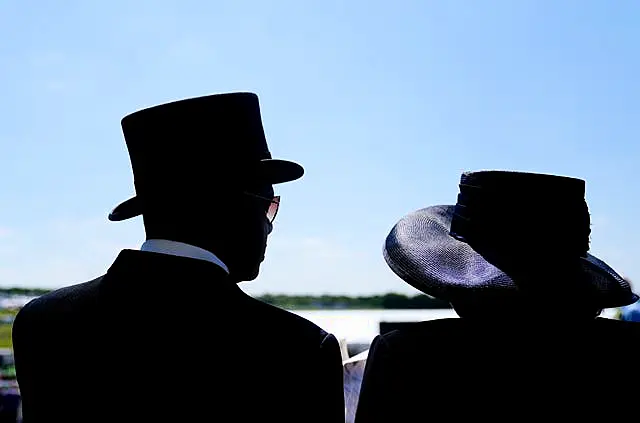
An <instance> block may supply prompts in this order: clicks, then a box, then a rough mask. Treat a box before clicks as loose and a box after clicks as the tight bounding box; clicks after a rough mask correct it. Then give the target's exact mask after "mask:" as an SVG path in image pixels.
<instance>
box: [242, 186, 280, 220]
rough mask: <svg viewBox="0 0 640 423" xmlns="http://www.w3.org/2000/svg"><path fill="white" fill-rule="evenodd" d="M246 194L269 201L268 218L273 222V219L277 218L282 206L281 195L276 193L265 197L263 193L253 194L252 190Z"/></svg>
mask: <svg viewBox="0 0 640 423" xmlns="http://www.w3.org/2000/svg"><path fill="white" fill-rule="evenodd" d="M244 194H245V195H248V196H250V197H253V198H257V199H259V200H264V201H268V202H269V203H270V204H269V208H268V209H267V220H269V222H270V223H273V221H274V220H275V218H276V215H277V214H278V209H279V208H280V196H279V195H276V196H275V197H273V198H267V197H263V196H261V195H257V194H253V193H251V192H246V191H245V193H244Z"/></svg>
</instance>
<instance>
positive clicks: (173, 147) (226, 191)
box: [109, 93, 304, 281]
mask: <svg viewBox="0 0 640 423" xmlns="http://www.w3.org/2000/svg"><path fill="white" fill-rule="evenodd" d="M122 128H123V132H124V135H125V139H126V142H127V147H128V150H129V155H130V158H131V165H132V168H133V173H134V180H135V186H136V197H134V198H132V199H130V200H127V201H125V202H124V203H122V204H120V205H119V206H118V207H116V208H115V209H114V210H113V212H112V213H111V214H110V216H109V219H110V220H124V219H128V218H131V217H134V216H138V215H140V214H142V215H143V218H144V224H145V229H146V231H147V238H163V239H171V240H175V241H181V242H186V243H191V244H195V245H197V246H199V247H201V248H205V249H207V250H209V251H211V252H213V253H214V254H216V255H217V256H219V258H220V259H221V260H222V261H223V262H224V263H225V264H226V265H227V267H229V269H230V273H231V276H232V278H234V279H235V280H237V281H241V280H252V279H254V278H255V277H256V276H257V273H258V268H259V265H260V263H261V262H262V260H263V259H264V254H265V247H266V238H267V236H268V234H269V233H270V232H271V229H272V222H271V221H270V219H269V217H268V216H267V214H268V213H269V210H271V211H272V212H273V211H277V207H278V204H277V203H278V200H277V199H275V198H274V191H273V185H274V184H279V183H283V182H289V181H293V180H296V179H299V178H300V177H302V175H303V173H304V170H303V168H302V167H301V166H300V165H298V164H297V163H294V162H290V161H285V160H277V159H272V158H271V153H270V152H269V149H268V146H267V142H266V138H265V135H264V130H263V127H262V120H261V116H260V107H259V103H258V98H257V96H256V95H255V94H251V93H235V94H221V95H213V96H207V97H199V98H194V99H188V100H182V101H177V102H173V103H168V104H163V105H159V106H155V107H151V108H148V109H144V110H141V111H138V112H135V113H133V114H131V115H128V116H126V117H125V118H124V119H123V120H122Z"/></svg>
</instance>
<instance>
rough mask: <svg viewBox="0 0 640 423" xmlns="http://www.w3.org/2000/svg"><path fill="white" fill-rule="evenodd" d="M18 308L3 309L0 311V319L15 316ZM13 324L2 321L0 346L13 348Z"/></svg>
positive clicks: (0, 325) (0, 324)
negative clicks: (13, 309)
mask: <svg viewBox="0 0 640 423" xmlns="http://www.w3.org/2000/svg"><path fill="white" fill-rule="evenodd" d="M17 312H18V311H17V310H15V311H12V310H2V311H0V320H1V319H5V318H7V317H14V316H15V315H16V314H17ZM12 346H13V344H12V343H11V324H10V323H0V348H11V347H12Z"/></svg>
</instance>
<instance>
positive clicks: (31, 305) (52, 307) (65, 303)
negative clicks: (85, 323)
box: [13, 276, 102, 331]
mask: <svg viewBox="0 0 640 423" xmlns="http://www.w3.org/2000/svg"><path fill="white" fill-rule="evenodd" d="M101 280H102V276H100V277H98V278H96V279H94V280H92V281H88V282H84V283H80V284H76V285H71V286H67V287H64V288H60V289H57V290H55V291H52V292H49V293H47V294H44V295H41V296H39V297H37V298H34V299H33V300H31V301H29V302H28V303H27V304H26V305H25V306H24V307H22V308H21V309H20V311H19V312H18V314H17V315H16V318H15V321H14V324H13V325H14V331H20V330H21V329H23V328H33V327H36V326H41V325H45V324H46V323H47V322H51V321H52V320H57V319H58V318H64V317H65V316H70V315H74V314H75V313H77V312H79V311H80V310H87V309H90V308H91V307H92V306H93V304H95V300H96V299H97V295H98V286H99V284H100V281H101Z"/></svg>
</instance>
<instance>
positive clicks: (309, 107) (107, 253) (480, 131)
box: [0, 0, 640, 294]
mask: <svg viewBox="0 0 640 423" xmlns="http://www.w3.org/2000/svg"><path fill="white" fill-rule="evenodd" d="M27 3H28V2H27ZM27 3H25V2H20V1H17V0H8V1H3V2H1V3H0V57H1V59H0V60H1V61H0V81H1V82H0V116H1V119H0V147H1V151H2V165H1V166H0V180H1V181H2V184H1V185H0V186H1V187H2V190H1V195H0V284H1V285H4V286H40V287H60V286H65V285H70V284H73V283H77V282H81V281H83V280H88V279H90V278H93V277H96V276H99V275H100V274H102V273H103V272H104V270H105V269H106V268H107V267H108V266H109V265H110V263H111V262H112V260H113V259H114V258H115V256H116V255H117V253H118V251H119V250H120V249H121V248H137V247H139V245H140V243H141V242H142V240H143V237H144V232H143V227H142V221H141V219H135V220H132V221H130V222H124V223H111V222H108V221H107V219H106V216H107V213H108V212H109V210H110V209H111V208H112V207H113V206H114V205H116V204H117V203H118V202H119V201H120V200H122V199H125V198H127V197H128V196H129V195H131V194H132V193H133V183H132V175H131V170H130V168H129V158H128V155H127V152H126V149H125V145H124V140H123V138H122V133H121V129H120V119H121V118H122V117H123V116H124V115H126V114H128V113H130V112H133V111H135V110H138V109H140V108H143V107H146V106H150V105H154V104H158V103H162V102H166V101H171V100H177V99H180V98H186V97H193V96H199V95H205V94H212V93H221V92H230V91H254V92H256V93H258V94H259V96H260V101H261V106H262V112H263V120H264V126H265V129H266V132H267V137H268V140H269V144H270V147H271V150H272V153H273V154H274V156H276V157H281V158H288V159H294V160H297V161H299V162H300V163H302V164H303V165H304V166H305V168H306V171H307V173H306V175H305V177H304V178H303V179H302V180H300V181H299V182H295V183H290V184H285V185H281V186H279V187H278V192H279V194H281V195H282V197H283V200H282V207H281V210H280V213H279V215H278V220H277V225H276V228H275V231H274V234H273V235H272V238H271V240H270V245H269V250H268V255H267V260H266V262H265V263H264V265H263V271H262V274H261V276H260V278H259V279H258V280H256V281H254V282H251V283H248V284H245V285H243V287H244V288H245V289H246V290H247V291H249V292H251V293H262V292H267V291H268V292H289V293H294V292H296V293H304V292H311V293H323V292H328V293H349V294H368V293H373V292H387V291H398V292H405V293H413V292H415V291H414V290H413V289H412V288H410V287H408V286H407V285H406V284H404V283H403V282H402V281H400V280H399V279H398V278H396V277H395V276H394V275H393V274H392V273H391V272H390V271H389V270H388V269H387V267H386V265H385V263H384V261H383V259H382V254H381V246H382V242H383V240H384V237H385V236H386V234H387V233H388V231H389V229H390V228H391V227H392V226H393V224H394V223H395V222H396V221H397V220H398V219H399V218H400V217H402V216H403V215H405V214H406V213H409V212H411V211H413V210H415V209H418V208H421V207H424V206H427V205H432V204H449V203H452V202H454V201H455V198H456V194H457V183H458V179H459V176H460V172H462V171H464V170H479V169H509V170H523V171H535V172H549V173H555V174H562V175H569V176H576V177H581V178H584V179H586V180H587V200H588V202H589V205H590V209H591V213H592V220H593V237H592V247H593V250H592V251H593V252H594V253H595V254H598V255H600V256H601V257H602V258H603V259H605V260H606V261H608V262H609V263H610V264H611V265H612V266H614V267H615V268H616V269H617V270H619V271H621V272H622V273H624V274H626V275H627V276H629V277H630V278H631V279H634V278H640V264H639V260H638V258H639V257H640V247H639V246H638V241H637V240H638V239H639V236H640V224H639V223H638V220H637V218H636V216H637V214H638V213H637V208H638V204H639V203H638V199H637V198H638V194H640V188H639V187H638V184H637V176H636V175H637V168H638V166H637V164H638V161H639V160H638V159H639V156H638V153H639V152H640V146H638V143H637V140H638V138H639V135H640V134H639V132H640V118H639V116H638V115H639V112H640V100H639V99H640V84H639V83H638V75H640V54H638V53H639V52H638V47H637V40H639V39H640V26H638V25H637V22H638V21H640V3H636V2H631V1H627V2H623V1H620V2H604V1H595V0H594V1H589V0H583V1H568V0H567V1H557V0H556V1H552V0H549V1H542V0H537V1H527V0H520V1H508V0H504V1H489V0H487V1H482V2H480V1H477V2H472V1H454V0H447V1H426V0H425V1H397V2H393V4H392V2H388V1H385V2H383V1H363V0H353V1H349V2H339V1H305V2H302V1H293V0H291V1H270V2H265V1H253V2H248V1H216V2H206V1H180V2H178V1H163V0H155V1H136V2H129V1H124V0H112V1H109V2H100V5H98V2H85V1H65V2H40V3H39V4H38V7H37V8H33V7H29V5H28V4H27ZM55 3H57V4H55ZM92 3H93V4H92ZM176 142H179V140H176ZM639 288H640V286H639Z"/></svg>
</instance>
